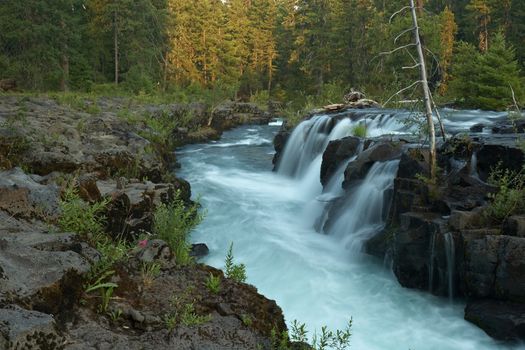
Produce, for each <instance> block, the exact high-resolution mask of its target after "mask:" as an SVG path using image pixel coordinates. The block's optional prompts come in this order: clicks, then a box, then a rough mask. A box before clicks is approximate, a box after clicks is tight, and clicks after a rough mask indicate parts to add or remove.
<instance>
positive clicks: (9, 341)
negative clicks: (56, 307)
mask: <svg viewBox="0 0 525 350" xmlns="http://www.w3.org/2000/svg"><path fill="white" fill-rule="evenodd" d="M2 338H3V339H4V340H3V342H4V343H3V344H2ZM2 345H3V346H2ZM0 348H2V349H6V350H16V349H36V350H47V349H64V338H63V337H62V336H61V335H59V333H58V331H57V329H56V325H55V320H54V319H53V317H52V316H51V315H47V314H44V313H41V312H38V311H29V310H25V309H22V308H21V307H19V306H16V305H9V306H7V307H4V308H1V309H0Z"/></svg>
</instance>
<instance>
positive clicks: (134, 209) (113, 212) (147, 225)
mask: <svg viewBox="0 0 525 350" xmlns="http://www.w3.org/2000/svg"><path fill="white" fill-rule="evenodd" d="M96 184H97V188H98V190H99V192H100V194H101V196H102V197H107V198H110V202H109V205H108V208H107V215H106V216H107V230H108V232H112V233H113V234H114V235H115V236H120V237H126V238H130V239H131V240H133V239H134V238H135V237H137V236H138V235H140V234H141V233H143V232H151V231H152V224H153V213H154V211H155V208H156V207H157V206H158V205H160V204H161V203H165V204H167V203H170V202H172V201H173V200H174V199H175V195H176V191H177V189H176V188H175V186H173V185H172V184H162V183H160V184H154V183H152V182H149V181H144V182H138V181H136V180H134V181H131V182H129V183H125V182H124V183H123V182H120V183H119V182H118V181H114V180H105V181H103V180H99V181H97V183H96ZM181 199H183V198H181Z"/></svg>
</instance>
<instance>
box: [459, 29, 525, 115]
mask: <svg viewBox="0 0 525 350" xmlns="http://www.w3.org/2000/svg"><path fill="white" fill-rule="evenodd" d="M511 87H512V89H513V90H514V91H515V92H516V94H517V95H518V96H521V94H522V93H523V82H522V79H521V78H520V71H519V67H518V63H517V61H516V58H515V52H514V49H513V48H512V47H510V46H508V45H507V44H506V42H505V37H504V35H503V34H502V33H497V34H496V35H495V36H494V38H493V39H492V44H491V47H490V48H489V50H488V51H487V52H485V53H480V52H478V51H477V50H476V48H475V47H474V46H473V45H471V44H467V43H464V42H463V43H460V45H459V46H458V50H457V53H456V57H455V59H454V67H453V81H452V82H451V90H452V94H453V95H454V96H456V97H457V98H458V99H459V102H460V103H461V105H462V106H464V107H469V108H481V109H487V110H503V109H505V108H507V107H508V106H509V105H511V104H512V92H511Z"/></svg>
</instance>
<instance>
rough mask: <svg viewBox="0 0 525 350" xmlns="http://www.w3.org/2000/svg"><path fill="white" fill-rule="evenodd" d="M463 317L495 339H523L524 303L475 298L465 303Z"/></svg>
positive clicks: (524, 324)
mask: <svg viewBox="0 0 525 350" xmlns="http://www.w3.org/2000/svg"><path fill="white" fill-rule="evenodd" d="M465 319H466V320H467V321H469V322H472V323H474V324H475V325H476V326H478V327H479V328H481V329H483V330H484V331H485V332H487V334H488V335H490V336H491V337H493V338H495V339H499V340H504V341H516V340H523V339H525V304H522V303H513V302H505V301H498V300H490V299H487V300H475V301H471V302H469V303H468V304H467V307H466V308H465Z"/></svg>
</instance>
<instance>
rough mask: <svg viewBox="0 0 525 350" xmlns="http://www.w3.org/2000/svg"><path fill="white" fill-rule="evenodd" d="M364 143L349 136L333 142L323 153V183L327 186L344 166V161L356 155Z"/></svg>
mask: <svg viewBox="0 0 525 350" xmlns="http://www.w3.org/2000/svg"><path fill="white" fill-rule="evenodd" d="M362 142H364V141H363V140H361V139H360V138H358V137H354V136H348V137H345V138H342V139H338V140H334V141H331V142H330V143H329V144H328V146H327V147H326V150H325V151H324V153H323V163H322V164H321V183H322V184H323V186H325V185H326V184H327V183H328V181H329V180H330V178H331V177H332V175H333V174H334V173H335V172H336V171H337V169H339V167H340V166H342V164H343V162H344V160H346V159H349V158H350V157H352V156H354V155H356V153H357V150H358V149H359V145H361V143H362Z"/></svg>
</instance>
